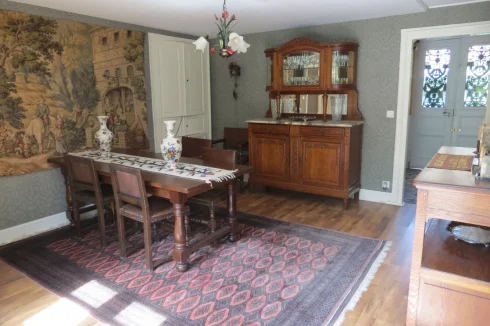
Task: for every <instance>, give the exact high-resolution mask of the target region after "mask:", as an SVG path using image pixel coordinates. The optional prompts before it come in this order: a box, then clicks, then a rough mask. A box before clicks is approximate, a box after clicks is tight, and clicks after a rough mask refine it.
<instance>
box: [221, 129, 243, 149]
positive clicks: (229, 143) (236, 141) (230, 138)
mask: <svg viewBox="0 0 490 326" xmlns="http://www.w3.org/2000/svg"><path fill="white" fill-rule="evenodd" d="M223 136H224V137H223V138H224V139H225V143H224V148H225V149H233V148H236V147H237V146H239V145H245V144H248V128H225V129H224V134H223Z"/></svg>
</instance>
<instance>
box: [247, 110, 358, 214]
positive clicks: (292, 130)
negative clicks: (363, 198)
mask: <svg viewBox="0 0 490 326" xmlns="http://www.w3.org/2000/svg"><path fill="white" fill-rule="evenodd" d="M248 123H249V127H248V130H249V150H250V165H251V166H252V167H253V168H254V169H253V173H252V175H250V179H249V182H250V184H251V185H254V184H260V185H264V186H269V187H275V188H281V189H287V190H294V191H301V192H307V193H312V194H318V195H325V196H332V197H338V198H342V199H344V207H345V208H347V206H348V204H349V198H351V197H353V196H355V195H356V194H358V192H359V190H360V174H361V141H362V121H339V122H338V123H334V122H321V121H318V122H316V123H310V124H307V123H298V124H294V123H292V122H290V121H289V120H282V121H281V120H280V121H275V120H272V119H257V120H250V121H248Z"/></svg>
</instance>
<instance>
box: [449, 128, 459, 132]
mask: <svg viewBox="0 0 490 326" xmlns="http://www.w3.org/2000/svg"><path fill="white" fill-rule="evenodd" d="M451 131H458V132H459V131H461V128H451Z"/></svg>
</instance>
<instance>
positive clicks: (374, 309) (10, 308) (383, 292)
mask: <svg viewBox="0 0 490 326" xmlns="http://www.w3.org/2000/svg"><path fill="white" fill-rule="evenodd" d="M222 205H225V203H222ZM237 206H238V209H239V210H240V211H243V212H247V213H252V214H259V215H264V216H268V217H271V218H275V219H280V220H283V221H288V222H295V223H302V224H308V225H312V226H316V227H322V228H328V229H331V230H336V231H341V232H346V233H350V234H354V235H358V236H363V237H371V238H377V239H383V240H391V241H392V248H391V250H390V251H389V253H388V255H387V257H386V259H385V261H384V262H383V264H382V266H381V268H380V269H379V271H378V273H377V274H376V276H375V278H374V279H373V281H372V283H371V285H370V286H369V288H368V289H367V291H366V292H365V293H364V294H363V296H362V298H361V299H360V301H359V302H358V304H357V306H356V308H355V309H354V310H353V311H350V312H348V313H347V315H346V319H345V322H344V324H343V325H347V326H350V325H352V326H354V325H355V326H361V325H362V326H364V325H380V326H382V325H390V326H393V325H404V324H405V315H406V306H407V294H408V281H409V272H410V259H411V247H412V246H411V243H412V240H413V221H414V216H415V205H410V204H406V205H405V206H403V207H397V206H391V205H385V204H379V203H371V202H365V201H352V203H351V205H350V207H349V209H347V210H345V211H344V210H343V201H342V200H339V199H334V198H325V197H322V196H315V195H309V194H303V193H295V192H288V191H280V190H269V191H265V190H259V191H257V192H256V193H254V194H243V195H240V196H239V197H238V204H237ZM59 300H60V298H59V297H57V296H56V295H55V294H53V293H51V292H50V291H48V290H46V289H44V288H43V287H41V286H40V285H38V284H36V283H35V282H34V281H32V280H30V279H29V278H27V277H26V276H24V275H23V274H22V273H20V272H18V271H16V270H15V269H13V268H11V267H10V266H8V265H7V264H6V263H5V262H3V261H1V260H0V325H5V326H7V325H22V324H23V323H24V321H26V320H28V319H29V318H31V317H32V316H35V315H36V314H38V313H39V312H41V311H43V310H44V309H46V308H47V307H49V306H51V305H52V304H55V303H56V302H58V301H59ZM79 325H83V326H95V325H102V324H101V323H99V322H98V321H97V320H96V319H94V318H92V317H90V316H88V317H87V318H85V319H84V320H83V322H81V323H80V324H79Z"/></svg>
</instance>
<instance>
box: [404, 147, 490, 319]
mask: <svg viewBox="0 0 490 326" xmlns="http://www.w3.org/2000/svg"><path fill="white" fill-rule="evenodd" d="M473 150H474V149H470V148H461V147H442V148H441V149H440V150H439V153H444V154H454V155H472V153H473ZM414 185H415V186H416V187H417V191H418V193H417V214H416V217H415V230H414V233H415V235H414V242H413V252H412V266H411V271H410V287H409V297H408V312H407V325H409V326H413V325H465V326H471V325H488V324H489V323H490V309H489V307H490V247H489V248H486V247H485V246H483V245H474V244H468V243H465V242H463V241H458V240H455V239H454V238H453V237H452V234H451V233H449V231H447V230H446V226H447V224H448V223H449V221H457V222H463V223H470V224H476V225H481V226H487V227H490V182H485V181H478V180H475V178H474V176H473V175H472V173H471V172H466V171H454V170H443V169H431V168H425V169H424V170H423V171H422V172H421V173H420V174H419V175H418V176H417V178H416V179H415V181H414Z"/></svg>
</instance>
